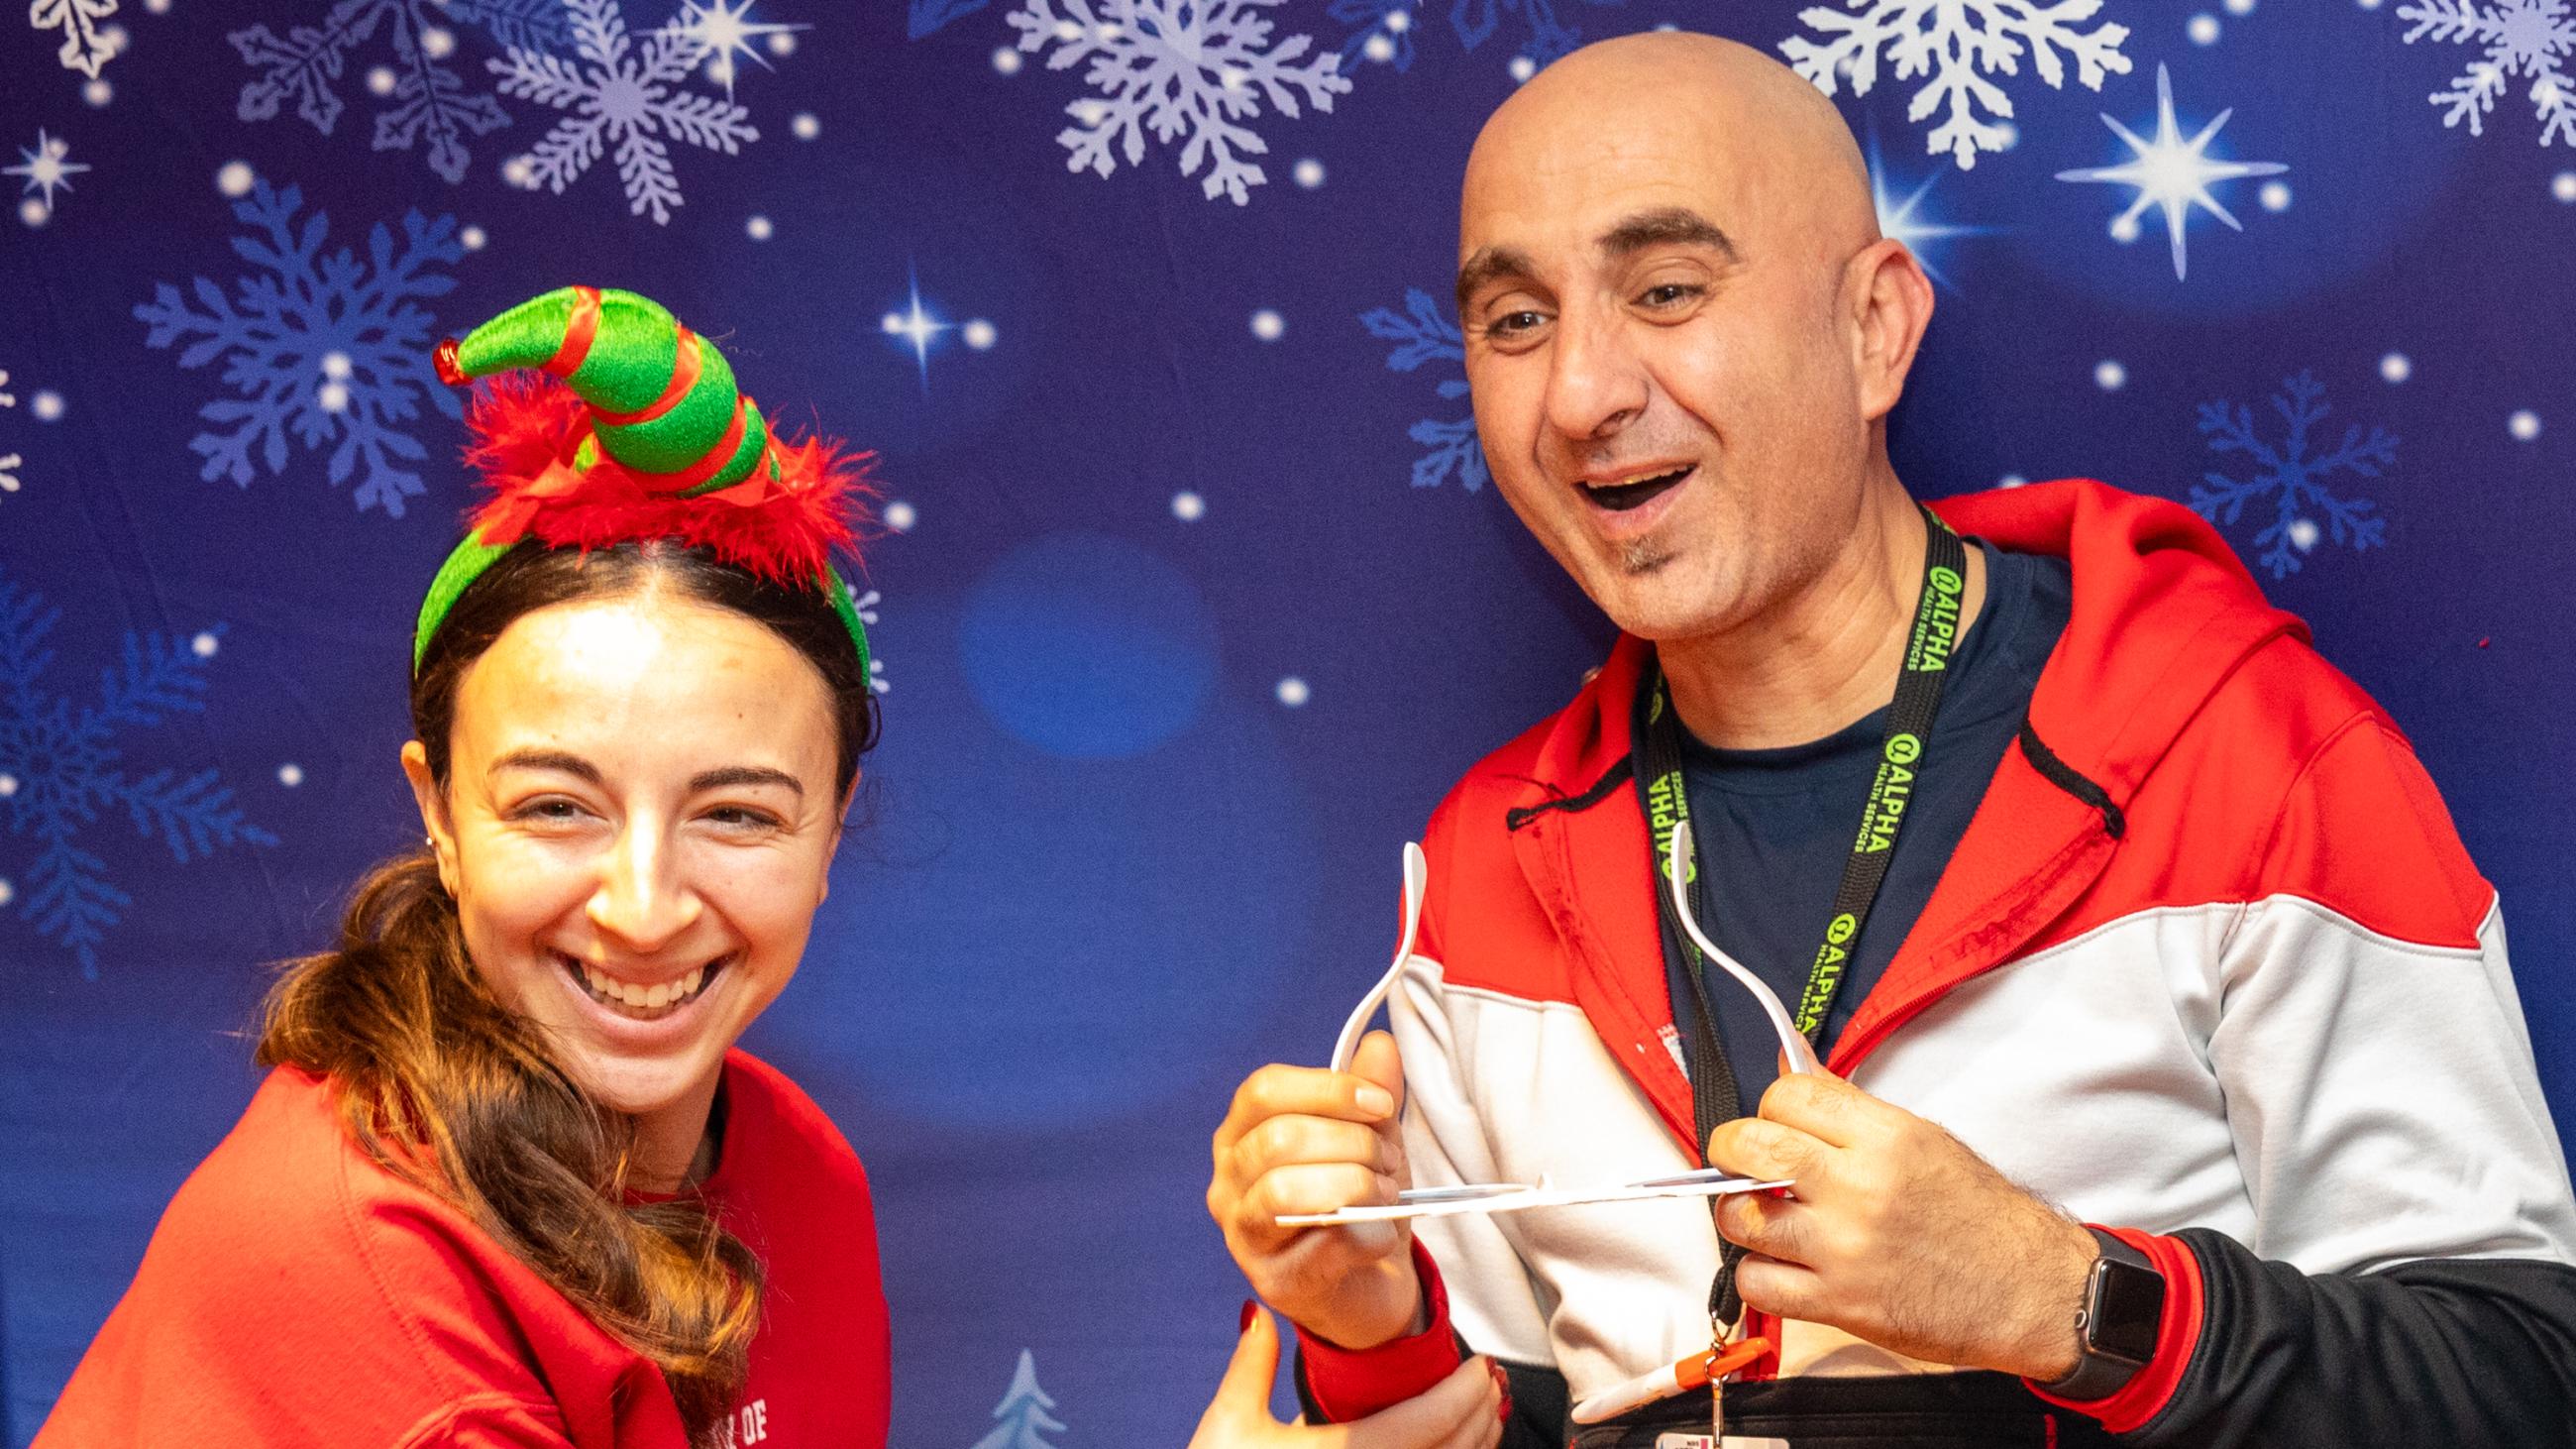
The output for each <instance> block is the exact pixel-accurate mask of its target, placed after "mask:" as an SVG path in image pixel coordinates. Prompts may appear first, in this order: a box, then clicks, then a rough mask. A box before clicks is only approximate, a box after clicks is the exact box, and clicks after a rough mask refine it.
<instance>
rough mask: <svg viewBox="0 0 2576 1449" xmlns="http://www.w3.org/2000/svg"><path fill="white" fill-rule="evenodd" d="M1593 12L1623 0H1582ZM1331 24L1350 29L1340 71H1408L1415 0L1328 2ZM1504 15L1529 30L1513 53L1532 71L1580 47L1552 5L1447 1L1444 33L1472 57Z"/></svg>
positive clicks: (1541, 0) (1579, 38) (1416, 18)
mask: <svg viewBox="0 0 2576 1449" xmlns="http://www.w3.org/2000/svg"><path fill="white" fill-rule="evenodd" d="M1583 3H1585V4H1587V5H1591V6H1594V7H1603V6H1611V5H1618V4H1621V3H1623V0H1583ZM1327 13H1329V14H1330V15H1331V16H1332V18H1333V19H1335V20H1338V21H1340V22H1341V23H1343V24H1344V25H1348V26H1351V27H1353V28H1352V30H1351V31H1350V36H1349V38H1348V39H1346V40H1344V41H1343V42H1342V68H1343V69H1344V70H1351V69H1355V68H1356V64H1355V63H1356V62H1358V61H1361V60H1372V61H1383V62H1385V63H1386V64H1388V65H1391V66H1393V67H1394V68H1395V69H1397V70H1400V71H1402V70H1411V69H1412V68H1413V53H1414V46H1413V32H1414V29H1415V28H1416V27H1417V26H1418V25H1419V24H1420V22H1421V5H1420V0H1333V3H1332V6H1331V8H1330V10H1329V11H1328V12H1327ZM1506 14H1510V15H1516V16H1518V17H1520V19H1521V20H1522V21H1524V22H1526V23H1527V24H1528V26H1529V31H1530V36H1529V39H1528V40H1526V41H1524V42H1522V44H1521V48H1520V50H1519V51H1518V52H1517V54H1518V56H1519V57H1520V58H1521V59H1524V60H1527V61H1528V62H1529V63H1530V64H1531V66H1532V67H1533V68H1535V67H1537V66H1543V65H1546V64H1547V63H1549V62H1550V61H1553V60H1555V59H1556V58H1557V57H1559V56H1562V55H1564V54H1566V53H1567V52H1569V51H1571V50H1573V49H1574V48H1575V47H1576V46H1578V45H1581V44H1582V43H1583V32H1581V31H1579V30H1576V29H1574V28H1573V27H1572V26H1569V25H1567V24H1565V23H1564V22H1563V21H1560V20H1558V19H1557V18H1556V6H1555V4H1554V3H1553V0H1450V6H1449V29H1450V31H1451V32H1452V33H1454V34H1455V35H1456V36H1457V37H1458V47H1459V49H1461V50H1468V51H1472V50H1474V49H1475V48H1476V47H1478V46H1480V45H1483V44H1484V43H1485V42H1486V41H1487V40H1489V39H1491V38H1492V37H1493V34H1494V32H1495V31H1496V30H1498V29H1500V28H1502V23H1503V17H1504V16H1505V15H1506Z"/></svg>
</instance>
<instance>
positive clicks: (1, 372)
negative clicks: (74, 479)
mask: <svg viewBox="0 0 2576 1449" xmlns="http://www.w3.org/2000/svg"><path fill="white" fill-rule="evenodd" d="M17 405H18V395H17V394H16V393H13V392H11V391H9V370H8V369H7V368H5V367H0V408H14V407H16V406H17ZM25 466H26V460H25V459H23V458H21V457H19V456H18V455H17V454H16V453H0V493H15V492H17V491H18V470H19V469H20V468H23V467H25Z"/></svg>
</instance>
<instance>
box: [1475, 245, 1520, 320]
mask: <svg viewBox="0 0 2576 1449" xmlns="http://www.w3.org/2000/svg"><path fill="white" fill-rule="evenodd" d="M1537 273H1538V268H1537V267H1536V266H1534V265H1532V264H1531V262H1530V259H1529V254H1528V253H1527V252H1524V251H1520V250H1518V249H1517V248H1513V247H1478V248H1476V250H1475V252H1474V253H1473V254H1472V255H1470V256H1469V257H1468V258H1467V260H1466V261H1464V262H1461V263H1460V264H1459V266H1458V306H1459V307H1460V309H1461V310H1463V309H1464V308H1465V307H1466V305H1467V301H1468V299H1469V298H1471V297H1473V296H1475V295H1476V294H1477V293H1478V292H1480V291H1483V290H1484V289H1485V288H1486V287H1488V286H1491V285H1492V284H1493V283H1495V282H1499V281H1504V280H1507V279H1508V280H1515V281H1522V280H1527V279H1528V278H1530V277H1533V276H1535V275H1537Z"/></svg>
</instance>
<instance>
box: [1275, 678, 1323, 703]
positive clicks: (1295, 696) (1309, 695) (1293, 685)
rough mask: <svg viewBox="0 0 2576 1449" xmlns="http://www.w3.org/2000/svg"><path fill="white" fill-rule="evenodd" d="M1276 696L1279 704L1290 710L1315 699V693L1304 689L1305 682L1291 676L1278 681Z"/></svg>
mask: <svg viewBox="0 0 2576 1449" xmlns="http://www.w3.org/2000/svg"><path fill="white" fill-rule="evenodd" d="M1278 694H1279V702H1280V703H1281V704H1284V705H1286V706H1288V707H1289V708H1290V709H1295V708H1297V707H1298V706H1299V705H1302V704H1304V703H1305V702H1306V701H1308V700H1310V699H1313V698H1314V697H1315V692H1314V691H1313V690H1311V689H1308V688H1307V687H1306V681H1304V680H1302V679H1299V678H1298V677H1297V676H1296V675H1293V674H1291V675H1289V676H1288V677H1287V678H1286V679H1283V680H1281V681H1279V690H1278Z"/></svg>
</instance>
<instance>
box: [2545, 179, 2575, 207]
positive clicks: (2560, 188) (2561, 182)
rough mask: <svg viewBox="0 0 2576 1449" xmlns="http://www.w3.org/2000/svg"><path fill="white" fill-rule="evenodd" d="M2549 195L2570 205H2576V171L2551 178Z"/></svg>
mask: <svg viewBox="0 0 2576 1449" xmlns="http://www.w3.org/2000/svg"><path fill="white" fill-rule="evenodd" d="M2549 194H2550V195H2552V196H2555V197H2557V198H2558V199H2559V200H2561V201H2564V202H2567V203H2568V204H2570V205H2576V171H2561V172H2559V173H2558V174H2557V175H2555V176H2552V177H2550V178H2549Z"/></svg>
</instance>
